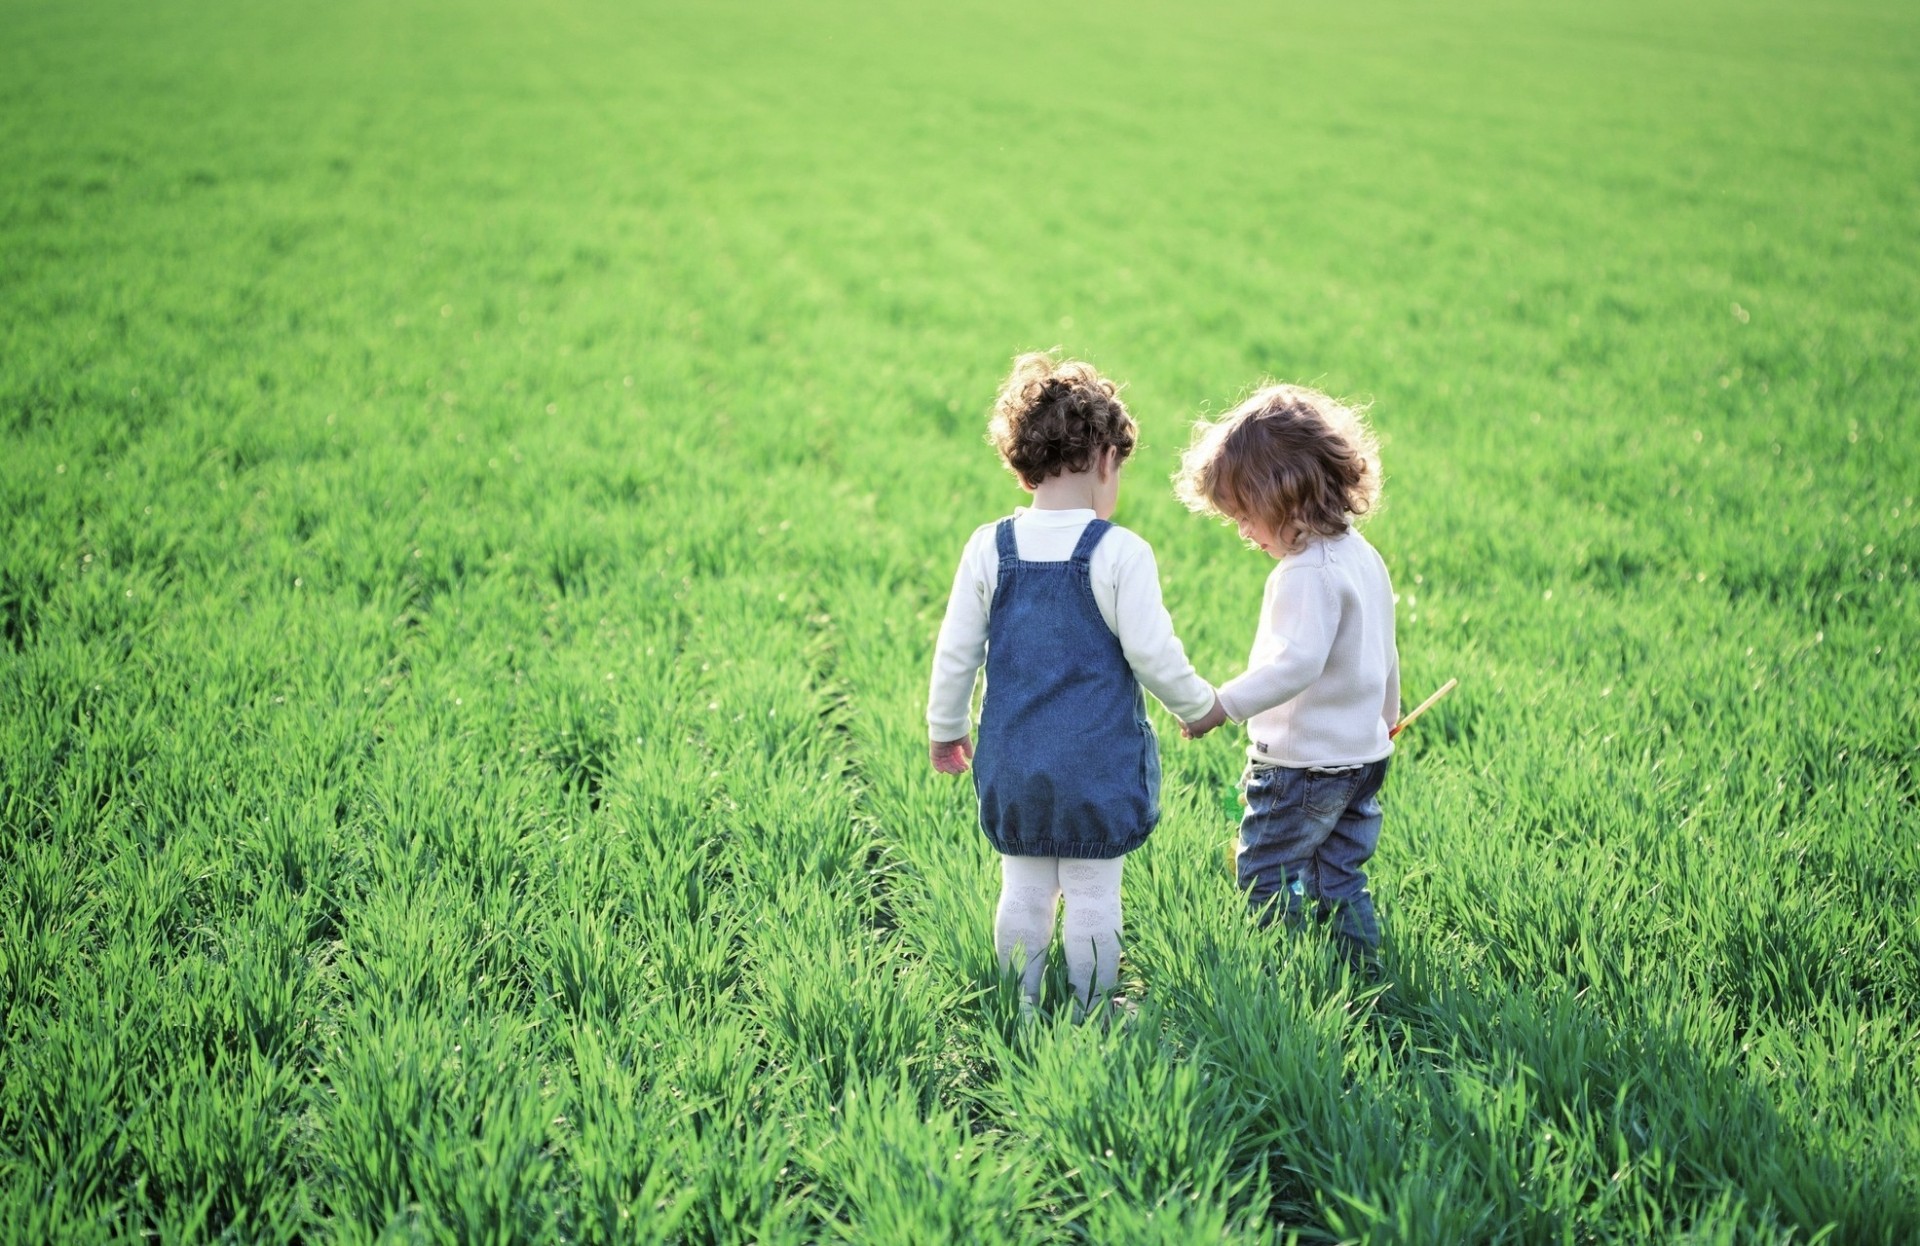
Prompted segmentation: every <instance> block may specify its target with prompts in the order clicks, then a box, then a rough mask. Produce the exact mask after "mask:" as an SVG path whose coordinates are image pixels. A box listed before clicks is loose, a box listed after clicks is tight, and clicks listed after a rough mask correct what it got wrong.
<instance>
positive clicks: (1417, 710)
mask: <svg viewBox="0 0 1920 1246" xmlns="http://www.w3.org/2000/svg"><path fill="white" fill-rule="evenodd" d="M1459 682H1460V681H1459V680H1457V679H1449V680H1448V681H1447V682H1446V683H1444V684H1441V685H1440V691H1438V692H1436V693H1434V694H1433V695H1432V696H1430V697H1428V698H1427V699H1426V700H1424V701H1422V702H1420V704H1419V705H1417V706H1415V707H1414V710H1413V713H1411V714H1408V715H1407V716H1406V717H1405V718H1402V719H1401V720H1400V721H1399V722H1397V723H1395V724H1393V730H1391V731H1389V732H1387V738H1388V739H1389V740H1391V739H1392V738H1393V737H1395V736H1397V735H1399V734H1400V733H1401V732H1402V731H1405V730H1406V729H1407V726H1408V725H1409V724H1410V723H1412V722H1413V720H1414V719H1416V718H1418V717H1420V715H1422V714H1424V713H1426V712H1427V711H1428V710H1430V709H1432V708H1433V703H1434V702H1435V701H1438V700H1439V699H1440V698H1441V697H1443V696H1446V695H1447V694H1448V693H1449V692H1452V691H1453V689H1454V687H1455V685H1457V684H1458V683H1459Z"/></svg>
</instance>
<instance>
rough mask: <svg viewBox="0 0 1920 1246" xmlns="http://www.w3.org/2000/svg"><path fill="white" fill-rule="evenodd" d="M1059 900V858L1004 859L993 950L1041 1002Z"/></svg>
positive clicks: (1032, 998) (1031, 998) (1033, 999)
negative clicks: (1041, 977) (1041, 984)
mask: <svg viewBox="0 0 1920 1246" xmlns="http://www.w3.org/2000/svg"><path fill="white" fill-rule="evenodd" d="M1059 902H1060V859H1059V858H1058V857H1007V856H1003V857H1001V858H1000V907H999V908H998V909H997V910H996V911H995V912H994V915H993V950H994V951H995V952H997V953H998V954H999V956H1000V968H1002V969H1017V970H1019V972H1020V989H1021V990H1022V991H1024V992H1025V993H1026V996H1027V999H1028V1000H1029V1001H1031V1002H1033V1003H1036V1004H1037V1003H1039V1002H1040V975H1041V973H1042V972H1043V971H1044V970H1045V969H1046V967H1047V945H1048V944H1050V943H1052V942H1053V912H1054V909H1055V907H1056V906H1057V905H1058V904H1059Z"/></svg>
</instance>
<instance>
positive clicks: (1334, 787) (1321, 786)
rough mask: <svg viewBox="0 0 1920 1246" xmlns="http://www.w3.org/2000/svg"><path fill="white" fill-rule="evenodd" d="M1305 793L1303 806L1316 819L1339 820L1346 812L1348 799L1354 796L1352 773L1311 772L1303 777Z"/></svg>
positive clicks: (1307, 772) (1302, 798) (1302, 800)
mask: <svg viewBox="0 0 1920 1246" xmlns="http://www.w3.org/2000/svg"><path fill="white" fill-rule="evenodd" d="M1301 779H1302V782H1303V783H1304V785H1305V791H1304V793H1303V794H1302V797H1301V801H1300V803H1301V805H1302V806H1303V807H1305V809H1306V811H1307V812H1308V813H1309V814H1311V815H1312V816H1314V817H1316V818H1337V817H1339V816H1340V814H1341V813H1342V812H1344V811H1345V810H1346V807H1347V798H1348V797H1349V796H1351V795H1352V794H1353V779H1354V776H1353V774H1352V773H1350V772H1349V773H1340V772H1335V773H1327V772H1324V771H1316V770H1309V771H1306V772H1304V773H1303V774H1302V775H1301Z"/></svg>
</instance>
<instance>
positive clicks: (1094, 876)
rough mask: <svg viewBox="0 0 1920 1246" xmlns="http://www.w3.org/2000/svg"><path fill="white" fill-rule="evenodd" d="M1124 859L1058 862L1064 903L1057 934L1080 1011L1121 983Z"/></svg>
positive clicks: (1065, 860)
mask: <svg viewBox="0 0 1920 1246" xmlns="http://www.w3.org/2000/svg"><path fill="white" fill-rule="evenodd" d="M1125 859H1126V858H1124V857H1114V858H1113V859H1112V860H1110V861H1074V860H1068V859H1065V858H1063V859H1062V860H1061V862H1060V890H1061V891H1062V892H1064V893H1065V894H1066V897H1067V911H1066V916H1065V918H1064V919H1063V920H1062V923H1061V932H1060V933H1061V939H1062V940H1063V941H1064V942H1065V943H1066V952H1067V981H1068V982H1070V983H1072V984H1073V993H1074V995H1075V996H1076V997H1078V998H1079V1000H1080V1003H1081V1004H1082V1005H1083V1006H1091V1005H1092V1003H1093V1000H1094V997H1095V996H1096V995H1104V994H1106V993H1107V992H1108V991H1111V990H1112V989H1113V987H1114V984H1115V983H1116V982H1118V981H1120V865H1121V863H1122V862H1123V861H1124V860H1125Z"/></svg>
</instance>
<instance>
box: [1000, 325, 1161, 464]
mask: <svg viewBox="0 0 1920 1246" xmlns="http://www.w3.org/2000/svg"><path fill="white" fill-rule="evenodd" d="M1137 432H1138V429H1137V427H1136V425H1135V424H1134V422H1133V417H1132V416H1131V415H1128V414H1127V408H1126V404H1124V403H1122V402H1121V401H1120V389H1119V387H1118V386H1117V385H1115V384H1114V383H1113V382H1112V381H1109V380H1108V379H1106V378H1105V377H1103V376H1101V375H1100V374H1099V373H1098V372H1096V371H1095V370H1094V368H1093V365H1092V364H1089V363H1082V362H1080V361H1079V360H1077V359H1068V360H1065V361H1064V362H1063V361H1059V360H1056V359H1055V358H1054V357H1053V356H1052V355H1051V354H1048V353H1044V352H1041V351H1032V352H1030V353H1028V354H1024V355H1021V356H1020V357H1019V358H1017V359H1015V360H1014V361H1013V371H1012V373H1011V374H1009V375H1008V377H1007V379H1006V382H1005V383H1004V384H1002V385H1001V386H1000V395H999V397H998V398H996V399H994V403H993V418H992V419H991V420H989V421H988V423H987V440H988V441H989V442H991V443H992V444H993V448H994V449H996V450H998V451H999V452H1000V458H1001V459H1002V460H1003V461H1004V462H1005V463H1006V465H1007V467H1008V468H1009V469H1010V470H1012V472H1013V474H1014V475H1016V476H1018V477H1019V478H1020V479H1021V481H1022V482H1023V483H1025V484H1027V485H1030V486H1031V485H1038V484H1039V483H1040V482H1041V481H1043V480H1046V479H1048V478H1049V477H1052V476H1058V475H1059V474H1060V473H1062V472H1083V471H1086V470H1087V469H1088V468H1090V467H1092V466H1093V464H1094V460H1095V459H1097V458H1098V457H1099V455H1100V453H1101V452H1102V451H1103V450H1105V449H1106V448H1107V447H1109V446H1112V447H1113V448H1115V449H1116V450H1118V451H1119V452H1120V453H1119V457H1118V459H1117V460H1116V462H1120V463H1124V462H1126V460H1127V456H1128V455H1130V454H1132V453H1133V446H1134V439H1135V435H1136V433H1137Z"/></svg>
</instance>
